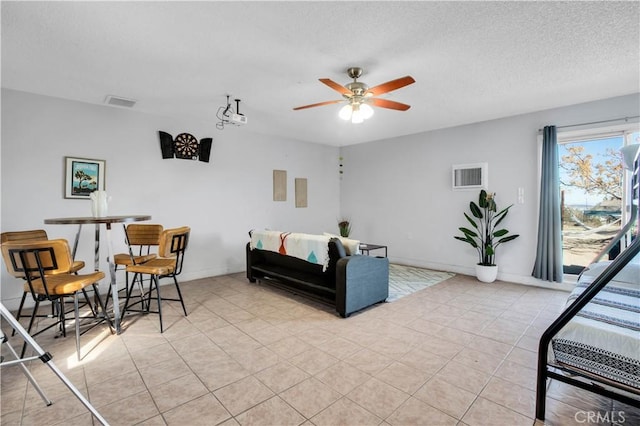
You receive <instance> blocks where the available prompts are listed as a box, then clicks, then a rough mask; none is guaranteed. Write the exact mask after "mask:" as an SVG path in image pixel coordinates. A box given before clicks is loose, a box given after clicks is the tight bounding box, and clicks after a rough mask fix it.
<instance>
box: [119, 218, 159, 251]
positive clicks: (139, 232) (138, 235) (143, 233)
mask: <svg viewBox="0 0 640 426" xmlns="http://www.w3.org/2000/svg"><path fill="white" fill-rule="evenodd" d="M126 234H127V241H128V243H129V245H130V246H158V245H160V235H162V225H154V224H139V223H132V224H130V225H128V226H127V229H126Z"/></svg>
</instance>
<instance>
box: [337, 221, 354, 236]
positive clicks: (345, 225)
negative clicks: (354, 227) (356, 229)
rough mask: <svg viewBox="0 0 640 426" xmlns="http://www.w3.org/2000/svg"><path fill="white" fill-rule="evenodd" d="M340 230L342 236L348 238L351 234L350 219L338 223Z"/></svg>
mask: <svg viewBox="0 0 640 426" xmlns="http://www.w3.org/2000/svg"><path fill="white" fill-rule="evenodd" d="M338 229H339V230H340V236H341V237H345V238H348V237H349V234H350V233H351V223H349V220H348V219H342V220H341V221H340V222H338Z"/></svg>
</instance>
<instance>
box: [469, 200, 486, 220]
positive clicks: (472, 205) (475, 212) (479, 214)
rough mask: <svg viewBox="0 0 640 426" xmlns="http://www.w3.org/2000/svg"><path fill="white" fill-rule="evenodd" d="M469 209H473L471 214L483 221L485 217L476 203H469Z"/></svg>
mask: <svg viewBox="0 0 640 426" xmlns="http://www.w3.org/2000/svg"><path fill="white" fill-rule="evenodd" d="M469 208H470V209H471V214H473V216H474V217H476V218H478V219H482V218H483V217H484V216H483V215H482V210H480V208H479V207H478V205H477V204H476V203H474V202H473V201H472V202H470V203H469Z"/></svg>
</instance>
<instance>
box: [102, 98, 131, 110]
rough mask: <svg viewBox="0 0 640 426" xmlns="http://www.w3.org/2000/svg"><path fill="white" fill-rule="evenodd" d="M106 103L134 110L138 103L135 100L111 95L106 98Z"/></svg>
mask: <svg viewBox="0 0 640 426" xmlns="http://www.w3.org/2000/svg"><path fill="white" fill-rule="evenodd" d="M104 103H105V104H107V105H114V106H119V107H125V108H132V107H133V106H134V105H135V104H136V101H135V100H133V99H127V98H121V97H120V96H113V95H109V96H107V97H106V98H105V100H104Z"/></svg>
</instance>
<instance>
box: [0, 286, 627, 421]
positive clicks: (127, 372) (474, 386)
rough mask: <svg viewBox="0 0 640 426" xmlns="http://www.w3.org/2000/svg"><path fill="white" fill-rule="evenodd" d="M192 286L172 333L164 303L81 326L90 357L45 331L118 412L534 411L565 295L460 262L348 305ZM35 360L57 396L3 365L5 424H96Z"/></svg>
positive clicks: (275, 417) (112, 414)
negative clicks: (538, 376) (550, 332)
mask: <svg viewBox="0 0 640 426" xmlns="http://www.w3.org/2000/svg"><path fill="white" fill-rule="evenodd" d="M165 289H166V290H165ZM182 289H183V293H184V297H185V299H186V303H187V308H188V312H189V315H188V316H187V317H183V315H182V314H181V310H180V307H179V304H177V303H175V302H165V303H164V304H163V309H164V319H165V332H164V333H163V334H160V332H159V324H158V317H157V315H153V314H151V315H144V316H143V315H132V316H127V317H126V319H125V322H124V332H123V333H122V334H121V335H119V336H116V335H111V334H110V333H109V332H108V330H107V328H106V326H102V327H98V328H95V329H94V330H92V331H90V332H88V333H87V334H85V335H83V336H82V344H83V360H82V361H81V362H78V361H77V360H76V355H75V343H74V337H73V333H70V334H69V335H68V337H67V338H58V339H54V338H53V335H54V332H53V330H50V331H47V332H45V333H44V334H43V335H41V336H39V337H38V342H39V343H40V345H41V346H42V347H43V348H44V349H45V350H46V351H49V352H50V353H52V354H53V355H54V362H55V363H56V365H57V366H58V367H59V368H61V369H62V370H63V371H64V372H65V374H66V375H67V377H68V378H69V379H70V380H71V381H72V382H73V383H74V384H75V385H76V386H77V387H78V388H79V389H80V390H81V391H82V392H83V393H84V395H86V396H87V397H88V398H89V400H90V401H91V402H92V404H94V406H95V407H96V408H97V409H98V410H99V412H100V413H101V414H102V415H103V416H104V417H105V418H106V419H107V420H108V421H109V423H111V424H112V425H133V424H139V425H174V424H176V425H225V426H226V425H237V424H241V425H248V424H253V425H301V424H304V425H318V426H320V425H469V426H473V425H520V424H522V425H532V424H533V423H534V417H535V416H534V407H535V366H536V350H537V342H538V338H539V336H540V335H541V333H542V332H543V330H544V328H545V327H546V326H547V325H548V324H549V323H550V322H551V321H552V320H553V319H554V318H555V317H556V316H557V314H558V312H559V310H560V307H561V306H562V305H563V303H564V300H565V299H566V297H567V293H565V292H561V291H552V290H546V289H540V288H533V287H527V286H522V285H516V284H510V283H504V282H496V283H493V284H483V283H479V282H478V281H476V280H475V279H474V278H470V277H466V276H461V275H458V276H455V277H453V278H451V279H448V280H447V281H444V282H442V283H440V284H437V285H435V286H433V287H430V288H427V289H424V290H421V291H419V292H417V293H414V294H413V295H410V296H407V297H404V298H402V299H399V300H397V301H395V302H393V303H384V304H380V305H377V306H375V307H372V308H369V309H367V310H365V311H362V312H360V313H357V314H354V315H352V316H351V317H350V318H348V319H342V318H340V317H339V316H338V315H337V314H335V312H334V311H333V310H332V309H331V308H330V307H327V306H326V305H322V304H318V303H315V302H312V301H309V300H307V299H304V298H299V297H296V296H294V295H292V294H290V293H287V292H283V291H281V290H277V289H274V288H272V287H269V286H268V285H265V284H250V283H248V282H247V280H246V278H244V276H243V274H233V275H227V276H222V277H214V278H207V279H200V280H196V281H191V282H185V283H184V284H182ZM163 290H164V291H163V293H165V296H167V297H169V296H170V294H169V293H171V290H172V286H170V287H163ZM4 326H5V327H6V324H5V325H4ZM5 332H6V330H5ZM7 334H8V333H7ZM12 342H13V345H14V347H18V346H19V343H20V342H18V341H17V340H16V338H13V339H12ZM3 354H4V355H5V356H6V355H7V353H6V351H5V350H4V349H3ZM30 369H31V371H32V372H33V374H34V375H35V376H36V378H37V380H38V382H39V383H40V385H41V386H42V387H43V388H44V390H45V392H46V393H47V394H48V395H49V397H50V398H52V399H53V400H54V404H53V405H52V406H50V407H46V406H45V405H44V404H43V402H42V400H41V399H40V398H39V396H38V394H37V393H36V392H35V390H34V389H33V387H32V386H31V385H30V384H29V383H28V382H27V380H26V378H25V377H24V375H23V374H22V372H21V371H20V370H19V369H18V368H17V367H9V368H5V369H3V371H2V388H1V403H2V409H1V413H2V417H1V419H0V422H1V424H2V425H20V424H22V425H41V424H42V425H54V424H64V425H90V424H97V421H96V420H95V419H92V417H91V416H90V415H89V414H88V411H87V410H86V409H85V407H84V406H82V405H81V404H80V402H79V401H78V400H77V399H76V398H75V397H74V396H73V394H71V392H69V391H68V390H67V388H66V387H65V386H64V385H63V383H62V382H61V381H60V380H59V379H58V378H57V376H55V375H54V374H53V373H52V372H51V371H50V370H49V369H48V368H47V367H46V365H44V364H42V363H41V362H39V361H38V362H33V363H32V364H31V365H30ZM547 407H548V410H547V424H553V425H572V424H585V418H583V417H584V416H585V414H584V413H585V412H587V411H590V412H594V411H600V412H601V413H603V414H604V413H607V412H609V413H611V412H615V413H618V414H619V413H620V412H623V413H624V416H625V417H624V419H625V422H624V423H625V424H640V415H639V410H636V409H632V408H630V407H627V406H624V405H621V404H619V403H617V402H612V401H611V400H607V399H606V398H602V397H599V396H595V395H593V394H590V393H588V392H585V391H580V390H576V389H574V388H570V387H568V386H566V385H564V384H562V383H559V382H552V383H550V385H549V398H548V399H547ZM581 416H582V417H581ZM618 420H619V419H618Z"/></svg>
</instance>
